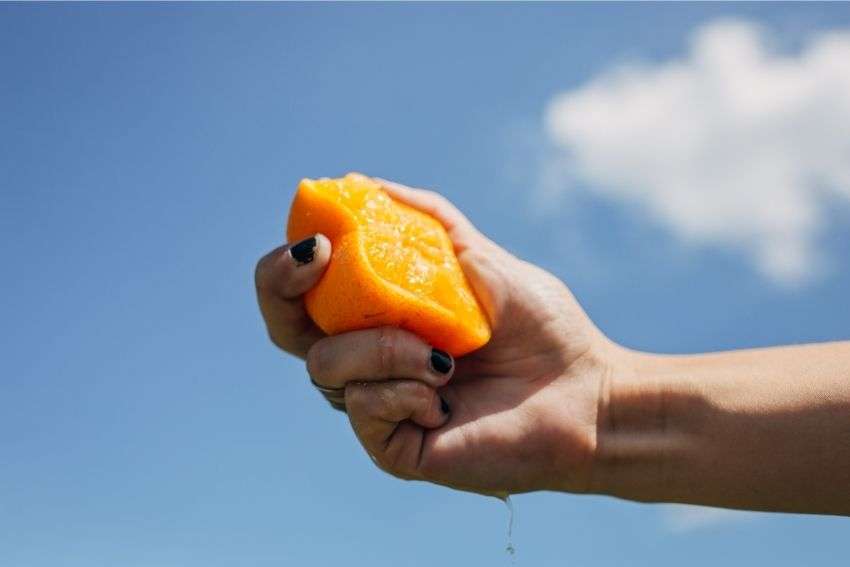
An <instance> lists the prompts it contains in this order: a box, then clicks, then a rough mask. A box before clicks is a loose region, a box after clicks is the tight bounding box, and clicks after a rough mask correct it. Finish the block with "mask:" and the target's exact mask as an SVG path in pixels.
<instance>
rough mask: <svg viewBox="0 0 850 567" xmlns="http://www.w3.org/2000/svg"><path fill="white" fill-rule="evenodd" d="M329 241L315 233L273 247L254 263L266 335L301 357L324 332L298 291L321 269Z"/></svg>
mask: <svg viewBox="0 0 850 567" xmlns="http://www.w3.org/2000/svg"><path fill="white" fill-rule="evenodd" d="M330 256H331V243H330V241H329V240H328V239H327V238H326V237H325V236H323V235H321V234H317V235H315V236H312V237H310V238H306V239H304V240H302V241H300V242H296V243H293V244H292V245H289V244H285V245H283V246H280V247H278V248H275V249H274V250H272V251H271V252H269V253H268V254H266V255H265V256H263V258H261V259H260V261H259V262H258V263H257V268H256V271H255V273H254V280H255V284H256V288H257V300H258V302H259V304H260V312H261V313H262V315H263V319H264V320H265V323H266V328H267V329H268V332H269V337H270V338H271V340H272V342H273V343H274V344H276V345H277V346H278V347H280V348H281V349H283V350H285V351H287V352H289V353H292V354H294V355H295V356H299V357H301V358H304V357H305V356H306V355H307V351H308V350H309V349H310V347H311V346H312V345H313V344H314V343H315V342H316V341H318V340H319V339H321V338H322V337H324V336H325V334H324V333H323V332H322V331H321V329H319V328H318V327H317V326H316V324H315V323H313V321H312V319H310V316H309V315H308V314H307V311H306V309H305V308H304V302H303V299H302V295H303V294H304V293H306V292H307V291H308V290H309V289H310V288H312V287H313V286H314V285H315V284H316V282H317V281H319V278H320V277H321V276H322V274H323V273H324V270H325V267H326V266H327V264H328V261H329V260H330Z"/></svg>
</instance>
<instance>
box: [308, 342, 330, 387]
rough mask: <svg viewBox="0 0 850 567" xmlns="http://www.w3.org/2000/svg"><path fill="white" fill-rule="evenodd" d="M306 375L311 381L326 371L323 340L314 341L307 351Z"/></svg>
mask: <svg viewBox="0 0 850 567" xmlns="http://www.w3.org/2000/svg"><path fill="white" fill-rule="evenodd" d="M306 362H307V374H309V375H310V377H311V378H312V379H313V380H316V381H317V382H318V381H319V378H320V377H321V376H322V375H323V374H324V373H325V372H326V371H327V343H326V342H325V340H324V339H322V340H318V341H316V342H315V343H314V344H313V346H311V347H310V350H308V351H307V359H306Z"/></svg>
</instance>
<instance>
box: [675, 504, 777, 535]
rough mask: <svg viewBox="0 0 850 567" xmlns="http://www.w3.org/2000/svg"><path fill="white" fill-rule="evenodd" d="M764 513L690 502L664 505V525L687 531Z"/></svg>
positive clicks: (746, 519)
mask: <svg viewBox="0 0 850 567" xmlns="http://www.w3.org/2000/svg"><path fill="white" fill-rule="evenodd" d="M762 515H763V514H759V513H757V512H742V511H740V510H728V509H725V508H707V507H705V506H691V505H688V504H668V505H665V506H664V525H665V527H666V528H667V529H668V530H670V531H671V532H675V533H686V532H692V531H695V530H700V529H704V528H711V527H714V526H718V525H728V524H730V523H737V522H744V521H750V520H753V519H755V518H758V517H759V516H762Z"/></svg>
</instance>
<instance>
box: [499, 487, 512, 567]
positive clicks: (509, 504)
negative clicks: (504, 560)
mask: <svg viewBox="0 0 850 567" xmlns="http://www.w3.org/2000/svg"><path fill="white" fill-rule="evenodd" d="M497 498H499V499H500V500H501V501H502V502H504V503H505V506H506V507H507V508H508V533H507V535H508V543H507V545H506V546H505V553H507V554H508V556H510V558H511V565H516V548H515V547H514V540H513V532H514V503H513V501H512V500H511V495H510V494H505V495H504V496H501V495H500V496H498V497H497Z"/></svg>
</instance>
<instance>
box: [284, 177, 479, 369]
mask: <svg viewBox="0 0 850 567" xmlns="http://www.w3.org/2000/svg"><path fill="white" fill-rule="evenodd" d="M316 233H322V234H324V235H325V236H327V237H328V239H330V241H331V243H332V245H333V252H332V254H331V259H330V263H329V264H328V267H327V269H326V270H325V273H324V274H323V275H322V277H321V279H320V280H319V282H318V283H317V284H316V286H314V287H313V288H312V289H311V290H310V291H308V292H307V294H306V296H305V304H306V308H307V313H309V315H310V317H311V318H312V319H313V321H315V323H316V324H317V325H318V326H319V328H321V329H322V330H323V331H324V332H326V333H328V334H330V335H334V334H337V333H343V332H346V331H352V330H355V329H365V328H370V327H379V326H383V325H392V326H396V327H401V328H404V329H407V330H409V331H412V332H414V333H416V334H417V335H419V336H420V337H422V338H423V339H424V340H426V341H428V342H429V343H430V344H431V345H433V346H435V347H437V348H440V349H442V350H445V351H447V352H449V353H451V354H452V355H454V356H460V355H463V354H466V353H468V352H470V351H473V350H475V349H477V348H479V347H481V346H483V345H484V344H486V343H487V341H488V340H489V339H490V326H489V324H488V322H487V318H486V317H485V315H484V313H483V312H482V310H481V308H480V306H479V304H478V301H477V300H476V298H475V294H474V293H473V292H472V289H471V288H470V287H469V283H468V282H467V280H466V277H465V276H464V274H463V271H462V270H461V267H460V264H459V263H458V260H457V257H456V256H455V253H454V248H453V246H452V242H451V240H450V239H449V235H448V234H447V233H446V230H445V228H444V227H443V225H442V224H440V222H439V221H437V220H436V219H434V218H433V217H431V216H430V215H428V214H426V213H423V212H421V211H418V210H416V209H414V208H412V207H409V206H408V205H405V204H404V203H400V202H398V201H396V200H394V199H393V198H392V197H390V196H389V195H388V194H387V193H386V192H385V191H384V190H383V189H381V186H380V184H378V183H377V182H376V181H374V180H373V179H371V178H369V177H366V176H364V175H360V174H357V173H349V174H348V175H346V176H345V177H343V178H341V179H327V178H322V179H315V180H313V179H304V180H302V181H301V183H300V184H299V186H298V191H297V193H296V195H295V200H294V201H293V203H292V208H291V210H290V213H289V223H288V226H287V239H288V240H289V242H297V241H298V240H301V239H303V238H307V237H309V236H312V235H314V234H316Z"/></svg>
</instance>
